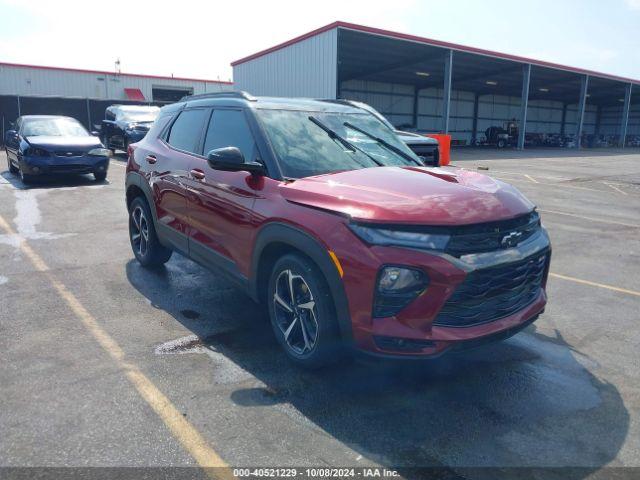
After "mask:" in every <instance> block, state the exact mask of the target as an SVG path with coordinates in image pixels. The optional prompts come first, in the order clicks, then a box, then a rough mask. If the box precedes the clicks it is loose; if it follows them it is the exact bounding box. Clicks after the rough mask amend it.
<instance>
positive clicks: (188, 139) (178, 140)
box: [167, 110, 208, 153]
mask: <svg viewBox="0 0 640 480" xmlns="http://www.w3.org/2000/svg"><path fill="white" fill-rule="evenodd" d="M207 113H208V111H207V110H185V111H184V112H182V113H181V114H180V116H179V117H178V119H177V120H176V121H175V122H174V123H173V125H172V126H171V131H170V132H169V138H168V139H167V142H168V143H169V145H171V146H172V147H173V148H177V149H178V150H184V151H185V152H191V153H200V152H198V142H199V140H200V134H201V133H202V127H203V125H204V121H205V119H206V116H207Z"/></svg>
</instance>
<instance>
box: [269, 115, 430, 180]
mask: <svg viewBox="0 0 640 480" xmlns="http://www.w3.org/2000/svg"><path fill="white" fill-rule="evenodd" d="M258 116H259V118H260V119H261V120H262V123H263V124H264V127H265V130H266V132H267V136H268V137H269V140H270V141H271V144H272V145H273V148H274V150H275V152H276V155H277V156H278V160H279V163H280V168H281V170H282V174H283V175H284V176H285V177H290V178H302V177H308V176H312V175H321V174H323V173H330V172H337V171H340V170H355V169H359V168H369V167H377V166H380V165H382V166H398V165H413V166H415V165H416V163H415V162H419V160H418V158H417V157H416V156H415V154H414V153H413V152H411V150H409V148H408V147H407V146H406V145H405V144H404V143H402V141H400V140H399V139H398V138H397V137H396V136H395V135H394V134H393V132H391V131H390V130H389V129H388V128H387V127H385V126H384V125H383V124H382V123H380V121H379V120H377V119H376V118H375V117H374V116H372V115H370V114H368V113H364V112H363V113H328V112H309V111H294V110H271V109H264V110H258ZM309 117H311V119H310V118H309ZM313 120H316V122H314V121H313ZM318 123H321V124H322V125H323V126H326V127H327V128H329V129H331V130H332V131H333V132H335V133H336V134H337V135H339V136H340V137H342V138H343V139H344V140H346V141H347V142H348V143H350V144H352V145H353V146H354V147H355V148H348V146H347V145H345V144H344V143H343V142H341V141H340V140H339V139H337V138H333V139H332V138H331V136H330V134H328V133H327V131H325V130H323V128H321V127H320V126H319V125H318ZM345 123H347V124H351V125H354V126H356V127H358V128H359V129H361V130H363V131H366V132H367V133H369V134H371V135H372V136H375V137H379V138H380V139H382V140H383V141H385V142H387V143H389V144H390V145H392V146H393V147H395V148H396V149H398V150H400V151H401V152H403V153H404V154H406V155H407V156H408V157H410V158H413V159H415V162H411V161H410V160H409V159H408V158H403V156H402V155H399V154H398V153H396V152H393V151H392V150H390V149H389V148H387V147H385V146H384V145H381V144H380V143H379V142H377V141H376V140H374V139H372V138H370V137H368V136H367V135H364V134H363V133H361V132H359V131H357V130H355V129H353V128H349V127H347V126H345Z"/></svg>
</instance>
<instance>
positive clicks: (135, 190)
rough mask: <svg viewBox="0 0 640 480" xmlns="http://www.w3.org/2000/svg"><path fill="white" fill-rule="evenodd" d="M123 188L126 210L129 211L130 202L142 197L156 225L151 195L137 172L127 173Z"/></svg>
mask: <svg viewBox="0 0 640 480" xmlns="http://www.w3.org/2000/svg"><path fill="white" fill-rule="evenodd" d="M125 187H126V202H127V210H129V207H130V206H131V202H133V200H134V199H135V198H137V197H139V196H142V197H144V199H145V200H146V201H147V204H148V205H149V210H151V215H152V216H153V223H154V224H155V225H157V224H158V218H157V214H156V208H155V203H154V201H153V193H152V191H151V187H150V186H149V184H148V183H147V181H146V179H145V178H144V177H143V176H142V175H140V174H139V173H137V172H129V173H127V178H126V180H125Z"/></svg>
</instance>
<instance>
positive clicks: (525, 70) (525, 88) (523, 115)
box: [518, 63, 531, 150]
mask: <svg viewBox="0 0 640 480" xmlns="http://www.w3.org/2000/svg"><path fill="white" fill-rule="evenodd" d="M530 80H531V64H530V63H528V64H526V65H523V66H522V96H521V97H520V128H519V129H518V150H523V149H524V136H525V132H526V130H527V108H528V107H529V81H530Z"/></svg>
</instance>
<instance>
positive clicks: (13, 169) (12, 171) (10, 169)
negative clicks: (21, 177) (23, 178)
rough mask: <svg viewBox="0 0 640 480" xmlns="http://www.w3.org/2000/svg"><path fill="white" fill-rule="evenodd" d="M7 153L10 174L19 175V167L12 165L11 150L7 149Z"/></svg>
mask: <svg viewBox="0 0 640 480" xmlns="http://www.w3.org/2000/svg"><path fill="white" fill-rule="evenodd" d="M5 153H6V155H7V165H8V166H9V172H11V173H13V174H14V175H15V174H16V173H18V167H16V166H15V165H14V164H13V163H11V159H9V150H6V149H5Z"/></svg>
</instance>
